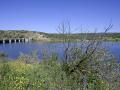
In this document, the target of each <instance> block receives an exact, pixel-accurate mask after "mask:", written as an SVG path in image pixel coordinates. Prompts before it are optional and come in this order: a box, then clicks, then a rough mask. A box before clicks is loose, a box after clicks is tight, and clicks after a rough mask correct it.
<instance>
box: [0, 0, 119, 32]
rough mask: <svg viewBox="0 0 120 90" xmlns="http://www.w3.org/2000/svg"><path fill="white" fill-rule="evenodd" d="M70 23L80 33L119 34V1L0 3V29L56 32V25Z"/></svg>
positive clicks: (18, 0)
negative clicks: (80, 29) (80, 30)
mask: <svg viewBox="0 0 120 90" xmlns="http://www.w3.org/2000/svg"><path fill="white" fill-rule="evenodd" d="M66 19H67V20H70V21H71V25H72V27H73V29H74V28H81V27H82V28H83V31H82V32H86V31H87V32H88V31H89V32H93V31H95V30H94V29H95V28H97V31H98V32H103V31H104V28H105V27H107V26H108V25H109V23H110V22H111V23H112V24H113V25H114V27H113V28H112V30H111V32H120V0H0V29H1V30H21V29H22V30H32V31H40V32H48V33H56V32H57V31H56V28H57V26H58V25H59V24H60V23H62V22H63V21H64V20H66Z"/></svg>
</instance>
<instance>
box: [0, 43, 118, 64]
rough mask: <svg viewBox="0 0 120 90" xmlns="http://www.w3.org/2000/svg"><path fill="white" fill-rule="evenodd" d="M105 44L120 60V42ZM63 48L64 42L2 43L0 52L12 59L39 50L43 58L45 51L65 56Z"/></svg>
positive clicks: (39, 56) (40, 56)
mask: <svg viewBox="0 0 120 90" xmlns="http://www.w3.org/2000/svg"><path fill="white" fill-rule="evenodd" d="M103 46H104V47H105V48H106V50H107V51H108V52H109V53H110V54H112V55H113V56H114V57H115V58H117V60H118V61H119V62H120V42H104V43H103ZM63 48H64V45H63V43H50V42H29V43H12V44H0V52H4V53H6V54H7V56H8V58H9V59H11V60H14V59H17V58H18V57H19V56H20V55H22V54H27V55H31V53H32V52H35V51H37V52H38V53H37V56H38V58H39V59H40V60H42V58H43V53H44V54H46V55H48V54H49V55H50V54H51V52H52V53H56V54H57V55H58V56H59V57H60V58H63V55H64V52H63Z"/></svg>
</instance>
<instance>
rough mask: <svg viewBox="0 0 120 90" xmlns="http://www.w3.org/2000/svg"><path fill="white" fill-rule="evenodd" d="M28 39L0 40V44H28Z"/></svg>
mask: <svg viewBox="0 0 120 90" xmlns="http://www.w3.org/2000/svg"><path fill="white" fill-rule="evenodd" d="M31 40H32V39H30V38H11V39H0V44H7V43H22V42H30V41H31Z"/></svg>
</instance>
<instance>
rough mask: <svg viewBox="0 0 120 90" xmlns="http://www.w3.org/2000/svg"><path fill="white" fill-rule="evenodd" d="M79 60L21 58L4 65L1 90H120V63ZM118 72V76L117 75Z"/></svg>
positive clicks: (52, 57) (1, 71) (0, 79)
mask: <svg viewBox="0 0 120 90" xmlns="http://www.w3.org/2000/svg"><path fill="white" fill-rule="evenodd" d="M78 62H79V60H75V61H73V62H68V63H63V62H59V61H58V60H57V57H56V55H52V56H51V57H50V58H49V59H45V60H42V61H38V60H37V58H36V57H34V56H21V57H19V58H18V59H17V60H15V61H6V62H1V63H0V90H118V89H117V88H120V82H119V77H120V76H119V74H120V73H119V72H116V71H114V70H117V69H118V64H116V63H114V62H110V61H106V62H104V61H94V63H92V64H91V63H89V61H85V62H83V63H81V65H80V66H77V67H76V68H75V66H76V65H77V64H78ZM113 73H114V74H113Z"/></svg>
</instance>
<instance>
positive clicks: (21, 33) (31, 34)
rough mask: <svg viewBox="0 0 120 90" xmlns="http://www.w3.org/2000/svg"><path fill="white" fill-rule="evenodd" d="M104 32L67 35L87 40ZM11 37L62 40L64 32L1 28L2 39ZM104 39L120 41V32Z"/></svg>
mask: <svg viewBox="0 0 120 90" xmlns="http://www.w3.org/2000/svg"><path fill="white" fill-rule="evenodd" d="M102 34H104V32H103V33H75V34H72V33H71V34H70V35H66V37H69V38H71V40H72V41H76V40H78V41H80V40H82V39H83V38H85V39H86V40H92V38H93V37H95V38H96V39H99V36H101V35H102ZM64 36H65V35H64ZM11 38H32V40H33V41H50V42H62V38H63V34H60V33H58V34H51V33H44V32H35V31H27V30H5V31H4V30H0V40H1V39H11ZM103 38H104V41H115V42H118V41H120V33H112V32H111V33H106V34H105V35H104V36H103Z"/></svg>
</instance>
